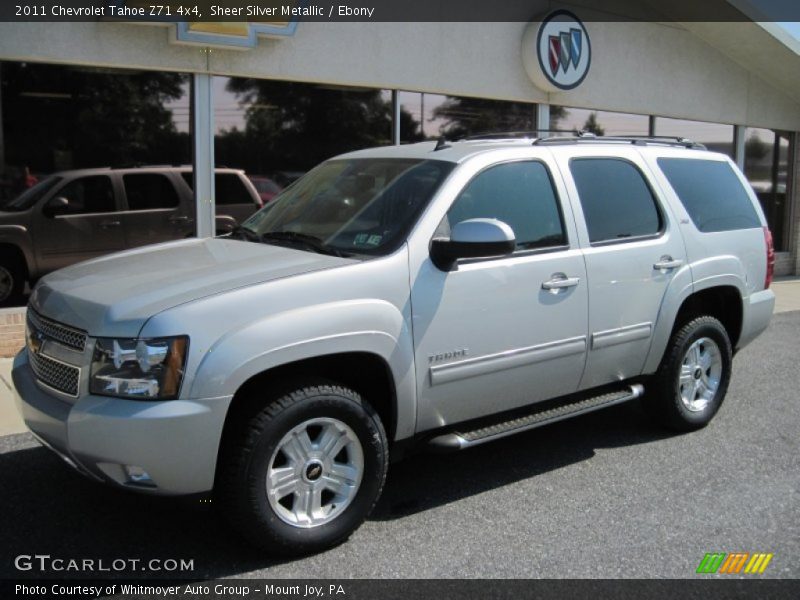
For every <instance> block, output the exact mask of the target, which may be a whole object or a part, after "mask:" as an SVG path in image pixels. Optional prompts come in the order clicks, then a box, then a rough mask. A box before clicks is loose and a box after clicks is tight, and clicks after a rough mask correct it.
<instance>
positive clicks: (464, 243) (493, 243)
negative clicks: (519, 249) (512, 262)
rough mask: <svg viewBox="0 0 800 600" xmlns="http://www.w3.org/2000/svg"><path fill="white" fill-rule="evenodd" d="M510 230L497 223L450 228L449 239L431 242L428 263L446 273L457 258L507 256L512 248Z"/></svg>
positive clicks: (476, 222) (484, 221)
mask: <svg viewBox="0 0 800 600" xmlns="http://www.w3.org/2000/svg"><path fill="white" fill-rule="evenodd" d="M516 246H517V243H516V239H515V238H514V230H513V229H511V227H510V226H508V225H507V224H506V223H503V222H502V221H498V220H497V219H469V220H467V221H461V223H458V224H457V225H456V226H455V227H453V230H452V232H451V233H450V239H449V240H445V239H435V240H433V241H432V242H431V260H432V261H433V264H435V265H436V266H437V267H438V268H439V269H441V270H442V271H449V270H450V269H452V268H453V263H455V261H456V260H458V259H459V258H493V257H500V256H507V255H509V254H511V253H512V252H513V251H514V249H515V248H516Z"/></svg>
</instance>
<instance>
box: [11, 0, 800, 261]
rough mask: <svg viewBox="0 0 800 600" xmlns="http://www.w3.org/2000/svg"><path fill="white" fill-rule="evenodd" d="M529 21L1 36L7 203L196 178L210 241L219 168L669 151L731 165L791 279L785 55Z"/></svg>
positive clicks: (710, 39)
mask: <svg viewBox="0 0 800 600" xmlns="http://www.w3.org/2000/svg"><path fill="white" fill-rule="evenodd" d="M715 1H719V3H720V4H728V3H725V2H723V1H722V0H715ZM619 4H625V3H624V2H620V3H619ZM633 4H636V3H633ZM530 5H531V15H532V19H531V21H530V22H521V21H520V22H415V23H411V22H363V21H361V22H341V23H325V22H317V21H304V20H300V21H297V20H288V21H285V22H281V21H272V22H264V23H257V22H250V23H232V22H228V23H193V24H187V23H164V22H154V21H149V20H142V21H141V22H137V23H129V22H115V21H111V20H107V19H100V20H95V21H88V22H64V23H47V22H24V23H9V22H4V23H0V83H2V85H0V119H2V128H0V132H2V137H0V174H4V180H3V181H4V186H5V192H4V193H5V194H6V195H7V196H8V197H11V196H12V195H13V194H14V193H15V190H14V187H15V185H18V184H17V183H16V182H18V181H19V178H20V177H21V174H22V173H23V172H24V170H25V168H26V167H27V169H28V170H29V171H30V172H31V173H32V174H33V176H35V177H37V178H39V179H41V178H42V177H45V176H47V175H48V174H50V173H53V172H57V171H59V170H65V169H74V168H83V167H117V166H124V165H128V166H129V165H131V164H138V165H142V164H189V163H191V164H193V166H194V188H193V189H194V193H195V200H196V210H197V214H196V217H197V218H196V224H195V225H196V232H197V234H198V235H212V234H213V230H214V216H213V215H214V201H215V198H216V199H217V201H219V190H215V177H214V170H213V165H215V164H216V165H218V166H220V165H225V166H229V167H235V168H242V169H244V170H245V171H246V172H248V173H249V174H253V175H254V176H256V178H257V179H258V178H260V179H261V180H262V182H269V184H274V185H275V186H276V187H278V188H279V187H281V186H282V185H285V184H286V183H287V182H289V181H291V180H292V179H294V178H295V177H297V176H298V175H299V174H300V173H302V172H304V171H306V170H308V169H309V168H310V167H311V166H313V164H314V163H316V162H318V161H320V160H323V159H325V158H327V157H329V156H331V155H334V154H337V153H339V152H343V151H347V150H351V149H356V148H359V147H365V146H372V145H379V144H393V143H394V144H397V143H408V142H412V141H416V140H419V139H423V138H426V137H439V136H440V135H444V136H445V137H449V138H457V137H461V136H465V135H477V134H483V133H492V132H499V131H521V130H526V131H536V132H540V135H560V134H561V132H563V131H570V130H588V131H590V132H594V133H596V134H605V135H618V136H636V135H638V136H646V135H653V136H675V137H683V138H689V139H692V140H694V141H695V142H700V143H702V144H704V145H706V146H707V147H708V148H709V149H711V150H716V151H720V152H724V153H726V154H728V155H729V156H730V157H731V158H732V159H733V160H734V161H735V162H736V163H738V165H739V166H740V167H741V168H742V169H743V171H744V172H745V174H746V176H747V178H748V179H749V180H750V182H751V184H752V186H753V188H754V190H755V191H756V193H757V195H758V197H759V199H760V201H761V204H762V206H763V208H764V212H765V214H766V216H767V219H768V222H769V225H770V228H771V230H772V232H773V237H774V240H775V246H776V251H777V255H776V274H777V275H797V274H800V185H798V174H799V173H798V171H800V152H798V151H797V143H798V132H800V42H799V41H798V40H797V39H795V38H794V37H792V36H791V35H790V34H789V33H787V32H786V30H784V29H783V28H782V27H780V26H779V25H777V24H776V23H771V22H761V23H759V22H748V21H730V22H714V23H711V22H670V21H660V20H653V21H641V20H639V21H625V22H621V21H615V20H614V16H613V15H610V14H609V15H604V14H600V13H598V12H596V10H594V9H589V8H586V6H584V5H582V3H580V2H577V1H576V2H574V3H564V4H563V6H562V5H559V6H558V7H556V8H555V9H554V3H552V2H537V1H532V2H530ZM736 5H737V7H738V8H737V10H745V9H744V8H742V6H743V5H744V3H743V2H736ZM562 8H563V9H565V10H561V9H562Z"/></svg>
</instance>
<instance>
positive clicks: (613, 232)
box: [570, 158, 663, 243]
mask: <svg viewBox="0 0 800 600" xmlns="http://www.w3.org/2000/svg"><path fill="white" fill-rule="evenodd" d="M570 171H571V172H572V178H573V179H574V180H575V187H577V188H578V196H579V197H580V201H581V206H582V207H583V215H584V218H585V219H586V227H587V228H588V230H589V241H590V242H592V243H596V242H609V241H621V240H625V239H626V238H636V237H641V236H647V235H654V234H657V233H658V232H659V231H661V227H662V225H663V222H662V220H661V213H659V211H658V208H657V207H656V200H655V198H654V197H653V193H652V192H651V191H650V188H649V187H648V185H647V183H646V182H645V179H644V176H643V175H642V174H641V172H640V171H639V169H637V168H636V167H635V166H634V165H632V164H631V163H629V162H627V161H624V160H620V159H616V158H575V159H572V161H570Z"/></svg>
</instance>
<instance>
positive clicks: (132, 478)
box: [125, 465, 156, 487]
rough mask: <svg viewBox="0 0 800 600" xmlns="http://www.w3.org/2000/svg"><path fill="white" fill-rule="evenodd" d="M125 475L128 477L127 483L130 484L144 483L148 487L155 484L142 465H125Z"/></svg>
mask: <svg viewBox="0 0 800 600" xmlns="http://www.w3.org/2000/svg"><path fill="white" fill-rule="evenodd" d="M125 475H127V477H128V481H127V483H129V484H131V485H144V486H149V487H155V486H156V484H155V483H154V482H153V480H152V479H151V478H150V474H149V473H148V472H147V471H145V470H144V469H143V468H142V467H137V466H135V465H125Z"/></svg>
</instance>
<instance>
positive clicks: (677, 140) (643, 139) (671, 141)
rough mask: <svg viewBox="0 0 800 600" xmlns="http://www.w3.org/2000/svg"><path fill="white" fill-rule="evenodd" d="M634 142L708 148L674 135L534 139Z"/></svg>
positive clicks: (539, 141)
mask: <svg viewBox="0 0 800 600" xmlns="http://www.w3.org/2000/svg"><path fill="white" fill-rule="evenodd" d="M587 143H588V144H607V143H616V144H633V145H635V146H648V145H658V146H679V147H681V148H693V149H695V150H706V147H705V146H704V145H703V144H700V143H698V142H694V141H692V140H690V139H687V138H683V137H673V136H665V135H624V136H615V135H610V136H600V135H594V134H590V133H582V134H580V135H577V136H571V137H546V138H539V139H536V140H534V141H533V145H534V146H544V145H550V144H553V145H557V144H587Z"/></svg>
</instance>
